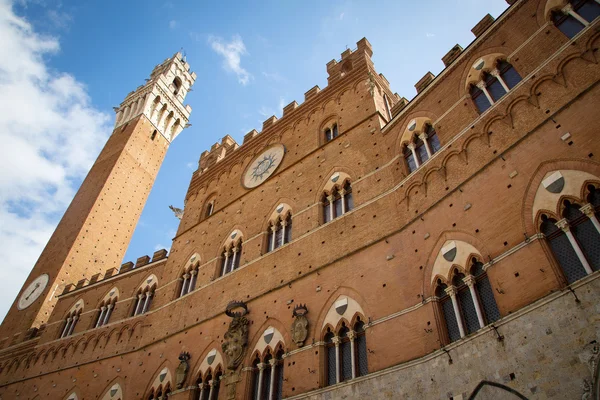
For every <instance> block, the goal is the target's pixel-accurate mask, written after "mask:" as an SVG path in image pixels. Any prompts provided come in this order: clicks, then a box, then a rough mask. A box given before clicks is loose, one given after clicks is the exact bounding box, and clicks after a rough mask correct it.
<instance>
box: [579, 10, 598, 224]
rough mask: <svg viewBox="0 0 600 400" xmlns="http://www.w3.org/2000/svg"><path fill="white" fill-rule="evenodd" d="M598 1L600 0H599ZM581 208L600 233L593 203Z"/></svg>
mask: <svg viewBox="0 0 600 400" xmlns="http://www.w3.org/2000/svg"><path fill="white" fill-rule="evenodd" d="M598 1H600V0H598ZM579 210H580V211H581V212H582V213H584V214H585V215H586V216H587V217H588V218H589V219H590V221H592V224H594V227H595V228H596V230H597V231H598V233H600V223H599V222H598V217H596V213H594V206H593V205H591V204H590V203H587V204H586V205H584V206H583V207H581V208H580V209H579Z"/></svg>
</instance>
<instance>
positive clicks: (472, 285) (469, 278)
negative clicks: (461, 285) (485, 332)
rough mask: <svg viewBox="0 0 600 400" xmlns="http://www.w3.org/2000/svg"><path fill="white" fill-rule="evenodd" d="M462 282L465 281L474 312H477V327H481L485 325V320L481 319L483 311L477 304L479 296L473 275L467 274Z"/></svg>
mask: <svg viewBox="0 0 600 400" xmlns="http://www.w3.org/2000/svg"><path fill="white" fill-rule="evenodd" d="M463 282H465V283H466V284H467V286H468V287H469V291H470V292H471V298H472V299H473V304H474V305H475V312H476V313H477V320H478V321H479V327H480V328H483V327H484V326H485V322H484V321H483V313H482V312H481V306H480V305H479V298H478V297H477V293H476V292H475V277H474V276H473V275H467V276H465V278H464V279H463Z"/></svg>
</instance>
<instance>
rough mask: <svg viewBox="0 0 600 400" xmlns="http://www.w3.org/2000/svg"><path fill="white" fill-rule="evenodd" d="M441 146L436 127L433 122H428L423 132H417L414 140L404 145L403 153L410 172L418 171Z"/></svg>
mask: <svg viewBox="0 0 600 400" xmlns="http://www.w3.org/2000/svg"><path fill="white" fill-rule="evenodd" d="M441 147H442V146H441V144H440V139H439V137H438V134H437V132H436V131H435V128H434V127H433V126H432V125H431V124H426V125H425V127H424V128H423V132H422V133H419V134H415V135H414V136H413V140H411V142H410V143H407V144H405V145H404V146H403V149H402V154H403V156H404V161H405V163H406V167H407V168H408V171H409V173H411V172H414V171H416V170H417V169H418V168H419V167H420V166H421V165H422V164H424V163H425V162H426V161H427V160H429V159H430V158H431V157H432V156H433V155H434V154H435V153H437V152H438V151H439V150H440V148H441Z"/></svg>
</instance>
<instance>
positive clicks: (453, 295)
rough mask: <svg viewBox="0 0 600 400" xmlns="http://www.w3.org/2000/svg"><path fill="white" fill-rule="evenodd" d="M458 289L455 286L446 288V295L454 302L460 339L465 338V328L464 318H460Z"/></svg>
mask: <svg viewBox="0 0 600 400" xmlns="http://www.w3.org/2000/svg"><path fill="white" fill-rule="evenodd" d="M456 292H457V291H456V288H455V287H454V286H448V287H447V288H446V293H448V295H449V296H450V299H451V300H452V307H453V308H454V316H455V317H456V324H457V325H458V331H459V332H460V337H461V338H462V337H465V327H464V326H463V322H462V318H461V316H460V309H459V307H458V301H457V300H456Z"/></svg>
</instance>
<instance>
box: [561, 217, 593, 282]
mask: <svg viewBox="0 0 600 400" xmlns="http://www.w3.org/2000/svg"><path fill="white" fill-rule="evenodd" d="M556 226H558V227H559V228H560V229H561V230H562V231H563V232H564V233H565V234H566V235H567V238H568V239H569V243H571V246H572V247H573V250H575V253H576V254H577V258H579V261H580V262H581V264H582V265H583V268H585V272H587V274H588V275H589V274H591V273H592V272H593V271H592V267H590V264H589V263H588V261H587V259H586V258H585V255H584V254H583V251H581V247H579V243H577V240H575V236H573V232H571V227H570V226H569V222H568V221H567V219H566V218H563V219H561V220H560V221H558V222H557V223H556Z"/></svg>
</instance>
